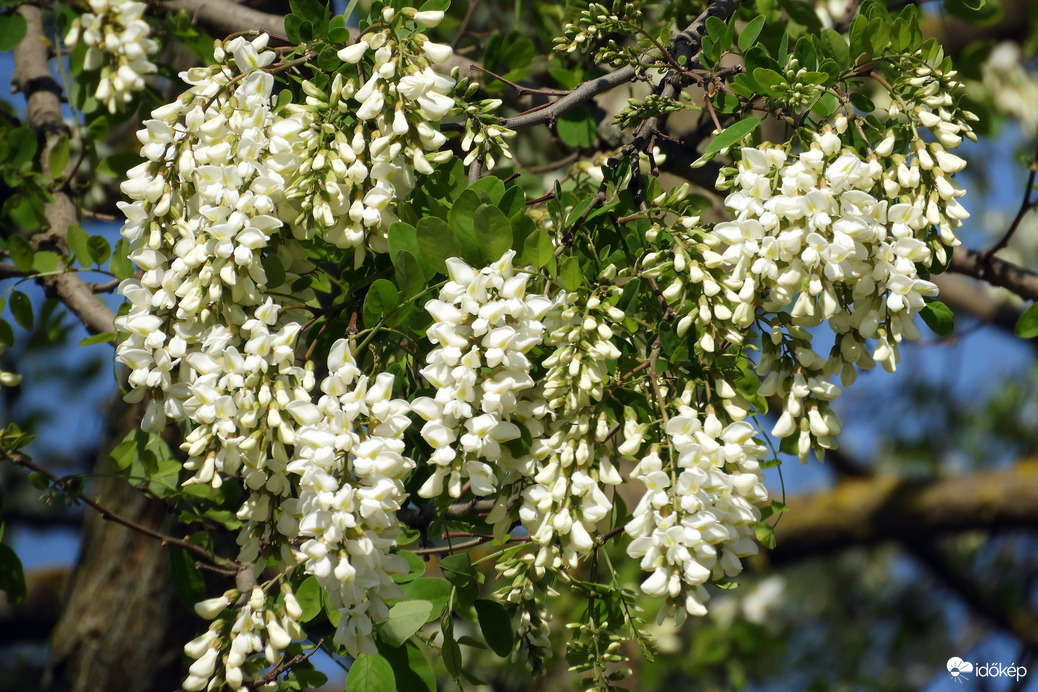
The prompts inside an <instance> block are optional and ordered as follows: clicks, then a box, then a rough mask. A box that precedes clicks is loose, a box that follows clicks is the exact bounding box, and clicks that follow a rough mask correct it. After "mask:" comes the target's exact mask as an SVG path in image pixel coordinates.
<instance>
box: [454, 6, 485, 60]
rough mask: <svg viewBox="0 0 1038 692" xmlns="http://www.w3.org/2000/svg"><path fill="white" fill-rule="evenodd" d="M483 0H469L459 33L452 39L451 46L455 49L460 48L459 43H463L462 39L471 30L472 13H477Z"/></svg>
mask: <svg viewBox="0 0 1038 692" xmlns="http://www.w3.org/2000/svg"><path fill="white" fill-rule="evenodd" d="M481 1H482V0H469V8H468V10H467V11H466V12H465V18H464V19H462V20H461V26H459V27H458V33H457V35H456V36H455V37H454V40H453V41H451V48H452V49H453V50H457V49H458V44H459V43H461V39H463V38H465V34H466V33H467V32H468V30H469V23H470V22H471V21H472V15H474V14H475V13H476V8H477V7H479V3H480V2H481Z"/></svg>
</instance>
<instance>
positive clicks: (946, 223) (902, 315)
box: [712, 121, 968, 458]
mask: <svg viewBox="0 0 1038 692" xmlns="http://www.w3.org/2000/svg"><path fill="white" fill-rule="evenodd" d="M942 122H944V121H942ZM894 143H895V137H894V135H893V134H891V135H889V136H888V137H887V138H886V139H885V140H884V141H883V142H882V143H881V144H880V145H879V146H878V147H877V153H878V154H880V155H881V156H885V157H887V159H886V160H887V162H888V165H887V166H886V167H884V166H883V165H882V164H881V163H880V160H879V159H878V158H876V157H875V156H873V157H870V158H869V159H868V160H863V159H862V158H861V157H860V156H859V155H858V154H857V153H855V152H854V151H853V150H849V149H846V148H844V147H843V146H842V142H841V140H840V136H839V134H838V133H837V132H835V131H833V130H829V129H827V130H826V131H825V132H823V133H822V134H818V135H816V136H815V140H814V143H813V144H812V146H811V147H810V148H809V149H807V150H805V151H803V152H802V153H801V154H800V155H799V156H798V157H797V159H796V160H795V161H793V162H788V161H787V156H788V154H787V151H786V150H785V149H784V148H780V147H774V146H769V145H767V144H765V145H763V146H761V147H760V148H745V149H743V150H742V156H741V159H740V161H739V163H738V169H737V171H735V172H734V175H733V176H731V177H730V178H728V177H726V176H724V175H722V177H721V179H719V181H718V187H719V189H727V188H731V189H732V190H733V191H732V192H731V194H729V195H728V197H727V198H726V200H725V205H726V207H727V208H728V209H729V210H730V211H731V213H732V215H733V219H732V221H730V222H725V223H720V224H717V225H716V226H715V227H714V229H713V230H712V234H713V235H714V236H715V237H716V238H719V239H720V240H722V241H723V242H724V243H725V244H726V246H727V248H726V249H725V250H724V251H723V253H722V254H721V259H722V260H723V263H724V266H725V269H726V272H727V278H726V279H725V280H724V286H725V287H726V288H727V289H728V290H729V291H731V292H735V293H737V294H738V296H739V297H740V298H741V299H742V300H743V301H744V302H748V303H750V304H753V305H759V306H760V307H761V308H762V309H763V310H764V311H765V312H768V313H779V312H780V311H782V310H783V309H784V308H785V307H787V306H788V307H790V308H791V309H790V311H789V318H791V321H790V319H787V318H786V316H784V315H779V314H776V315H775V316H774V317H773V318H766V319H765V322H766V323H767V324H768V327H769V329H770V331H771V334H770V339H769V338H765V339H764V350H763V352H762V355H761V359H760V362H759V368H758V370H759V372H760V373H761V374H762V375H768V374H769V373H771V375H770V376H769V377H768V378H767V379H766V380H765V383H764V385H763V386H762V391H761V393H762V394H764V395H770V394H777V395H779V396H782V397H784V398H785V400H786V408H785V411H784V414H783V416H782V417H781V418H780V420H779V422H778V424H777V425H776V426H775V429H774V430H773V433H774V434H775V435H777V436H779V437H787V436H789V435H792V434H793V433H795V432H796V431H797V430H798V428H799V431H800V433H801V443H804V442H807V441H809V440H811V439H814V440H816V441H817V442H818V444H819V446H821V447H823V448H826V447H831V446H833V444H834V443H833V441H832V435H834V434H835V433H836V432H838V431H839V427H840V426H839V421H838V420H837V419H836V417H835V415H834V414H832V412H831V411H830V410H829V408H828V403H827V402H829V401H831V400H832V399H834V398H835V397H836V396H837V394H838V390H837V389H836V387H835V386H834V385H832V384H830V383H829V382H828V378H829V377H830V376H831V375H833V374H836V373H840V374H841V375H842V376H843V380H844V382H845V384H849V383H850V382H852V381H853V379H854V377H855V370H854V366H855V365H856V366H858V367H863V368H871V367H873V366H874V365H875V362H877V361H878V362H880V363H881V364H882V365H883V366H884V368H886V369H888V370H891V371H893V369H894V368H895V366H896V364H897V361H898V358H899V354H898V344H899V343H900V342H901V340H902V339H903V338H904V337H908V338H916V337H917V336H918V335H919V332H918V329H917V328H916V326H915V323H914V321H913V319H914V317H915V315H916V314H917V313H918V312H919V310H920V309H921V308H922V307H923V306H924V304H925V300H924V299H925V297H926V296H932V295H935V294H936V287H935V286H934V285H933V284H932V283H931V282H929V281H927V280H925V279H923V278H921V277H920V276H919V273H918V266H920V265H922V266H929V264H930V263H931V261H932V259H933V256H934V253H933V252H932V251H931V248H932V247H933V248H937V249H938V250H940V251H941V252H944V251H945V248H946V247H949V246H952V245H955V244H957V242H958V241H957V240H956V238H955V235H954V232H953V231H954V229H955V228H957V227H958V226H959V225H960V224H961V222H962V219H964V218H966V217H967V216H968V214H967V212H966V211H965V210H964V209H963V207H962V205H961V204H959V202H958V198H959V197H960V196H961V195H962V194H963V190H962V188H961V187H960V186H959V185H958V184H957V183H955V182H954V180H952V179H951V174H952V173H954V172H956V171H958V170H960V169H961V168H962V167H963V165H965V162H964V161H962V159H960V158H958V157H957V156H954V155H953V154H950V153H948V152H947V151H945V150H944V148H943V147H942V146H941V145H940V144H938V143H933V144H932V145H930V147H927V146H926V145H925V144H923V143H919V144H918V145H917V148H916V151H915V156H914V157H912V159H911V160H910V161H908V160H907V159H906V157H905V156H904V155H901V154H892V150H893V147H894ZM935 226H936V227H937V229H938V233H937V234H933V232H932V231H931V229H932V228H933V227H935ZM934 235H936V237H934ZM732 315H733V317H732V319H733V320H734V322H735V324H736V325H737V326H739V327H748V326H750V325H751V324H752V323H753V322H754V320H756V319H758V315H757V313H756V312H755V311H752V310H746V311H741V312H740V311H738V310H736V311H734V312H733V313H732ZM714 317H715V318H716V317H718V315H717V314H716V311H715V313H714ZM823 320H827V321H828V323H829V325H830V326H831V327H832V329H833V330H834V331H835V332H836V334H837V338H836V345H835V346H834V348H833V349H832V351H831V353H830V356H829V358H828V359H826V358H823V357H821V356H819V355H818V354H816V353H815V352H814V351H813V350H812V349H811V343H810V342H811V337H810V334H809V333H808V332H806V331H805V330H804V329H803V327H810V326H815V325H817V324H820V323H821V322H822V321H823ZM868 339H875V340H876V346H875V348H874V349H872V350H871V352H870V350H869V349H868V348H867V346H866V340H868ZM809 448H810V445H808V446H804V445H803V444H802V445H801V447H800V453H801V457H802V458H803V457H806V455H807V452H808V450H809Z"/></svg>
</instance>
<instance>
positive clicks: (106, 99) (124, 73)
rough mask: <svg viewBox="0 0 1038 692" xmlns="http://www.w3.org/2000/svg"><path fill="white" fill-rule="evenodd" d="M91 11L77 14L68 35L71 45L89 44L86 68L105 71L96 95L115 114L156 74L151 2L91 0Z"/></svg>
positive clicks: (156, 48)
mask: <svg viewBox="0 0 1038 692" xmlns="http://www.w3.org/2000/svg"><path fill="white" fill-rule="evenodd" d="M89 5H90V10H91V11H90V12H86V13H84V14H83V15H81V16H79V17H76V18H75V19H74V20H73V21H72V27H71V28H70V29H69V32H68V35H67V36H66V37H65V43H67V44H68V45H69V47H71V48H75V47H76V45H77V44H78V43H79V42H80V41H82V42H83V43H84V44H86V46H87V51H86V56H85V57H84V59H83V68H84V69H86V70H97V69H100V70H101V81H100V82H99V83H98V85H97V91H96V92H95V94H94V95H95V96H96V97H97V100H98V101H101V102H102V103H104V104H105V106H107V107H108V111H109V112H111V113H115V112H117V111H119V110H120V109H122V108H123V107H124V106H125V105H126V104H128V103H130V102H131V101H132V100H133V96H134V94H135V93H136V92H138V91H140V90H141V89H143V88H144V77H145V75H149V74H154V73H155V71H156V67H155V65H154V64H153V63H152V62H151V61H150V60H148V56H149V55H151V54H152V53H154V52H155V51H156V50H158V43H156V42H155V40H153V39H152V38H150V37H149V34H150V33H151V27H149V26H148V23H147V22H146V21H144V19H143V17H144V11H145V10H146V9H147V7H148V6H147V5H146V4H145V3H143V2H134V0H89Z"/></svg>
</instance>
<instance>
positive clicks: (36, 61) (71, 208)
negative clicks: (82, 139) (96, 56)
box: [12, 5, 115, 334]
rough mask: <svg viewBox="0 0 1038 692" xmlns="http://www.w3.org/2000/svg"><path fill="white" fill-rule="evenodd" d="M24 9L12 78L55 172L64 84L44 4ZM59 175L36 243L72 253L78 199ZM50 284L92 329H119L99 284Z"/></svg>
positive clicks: (45, 164)
mask: <svg viewBox="0 0 1038 692" xmlns="http://www.w3.org/2000/svg"><path fill="white" fill-rule="evenodd" d="M18 13H19V14H21V15H22V17H23V18H24V19H25V23H26V33H25V38H23V39H22V41H21V42H20V43H19V44H18V45H17V46H16V47H15V49H14V64H15V70H14V75H13V79H12V83H13V84H14V85H15V86H16V87H17V88H18V90H19V91H20V92H21V93H22V94H24V96H25V101H26V113H27V115H28V120H29V127H31V128H32V129H33V131H34V132H35V133H36V134H37V136H38V137H39V138H40V139H41V141H42V143H43V147H42V149H41V152H40V155H39V164H40V170H42V171H43V172H44V175H47V176H49V175H50V170H51V169H50V157H51V152H52V151H53V150H54V147H55V146H56V145H57V144H58V142H59V141H60V140H61V139H62V137H67V136H68V134H69V131H68V126H66V125H65V122H64V119H63V118H62V115H61V87H60V86H59V85H58V83H57V81H56V80H55V79H54V77H53V76H52V75H51V73H50V71H49V70H48V68H47V60H48V58H49V55H48V46H49V45H50V44H49V42H48V41H47V39H46V34H45V33H44V30H43V19H42V12H41V10H40V8H39V7H33V6H31V5H21V6H19V7H18ZM65 179H66V176H64V175H59V176H58V179H57V180H51V181H50V192H51V197H52V199H51V201H50V202H48V203H47V204H46V205H45V206H44V209H43V213H44V217H45V218H46V220H47V230H46V232H41V233H37V234H35V235H34V236H32V238H31V239H30V244H31V245H32V246H33V248H34V249H44V248H47V249H51V248H53V249H56V250H57V251H58V252H61V253H63V254H65V255H68V246H67V244H66V242H65V234H66V233H67V231H68V227H69V226H70V225H72V224H73V223H75V222H76V202H75V200H74V198H73V197H72V194H71V193H70V192H69V190H68V187H67V185H66V184H65V183H64V182H63V180H65ZM38 281H39V282H40V284H42V286H43V288H44V290H45V291H46V292H47V293H48V294H49V295H53V296H55V297H57V298H58V299H59V300H60V301H61V302H62V303H64V304H65V306H66V307H67V308H68V309H69V310H70V311H71V312H72V313H73V314H74V315H75V316H76V317H78V318H79V319H80V321H82V322H83V325H84V326H86V328H87V331H89V332H91V333H92V334H97V333H100V332H110V331H113V329H114V327H113V320H114V319H115V313H113V312H112V310H111V309H110V308H109V307H108V306H107V305H105V304H104V303H103V302H101V301H100V300H98V299H97V297H96V296H95V295H94V292H93V290H92V289H91V288H90V287H89V286H87V284H86V283H84V282H83V280H82V279H81V278H79V276H78V275H77V274H75V273H68V274H57V275H53V276H46V277H41V278H40V279H38Z"/></svg>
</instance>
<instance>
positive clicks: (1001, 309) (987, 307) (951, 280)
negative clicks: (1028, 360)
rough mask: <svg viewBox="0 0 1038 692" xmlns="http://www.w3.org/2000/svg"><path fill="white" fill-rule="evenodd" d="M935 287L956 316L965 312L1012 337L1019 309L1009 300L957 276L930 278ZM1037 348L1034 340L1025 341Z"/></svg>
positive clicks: (1021, 312)
mask: <svg viewBox="0 0 1038 692" xmlns="http://www.w3.org/2000/svg"><path fill="white" fill-rule="evenodd" d="M930 280H931V281H933V282H934V283H935V284H936V285H937V290H938V291H939V292H940V293H939V297H940V301H941V302H942V303H944V304H945V305H947V306H948V307H950V308H951V309H952V310H953V311H954V312H956V313H966V314H969V315H971V316H973V317H975V318H976V319H978V320H980V321H981V322H982V323H984V324H990V325H992V326H994V327H997V328H998V329H1001V330H1003V331H1005V332H1008V333H1010V334H1014V335H1015V329H1016V323H1017V322H1018V321H1019V320H1020V316H1021V315H1022V314H1023V310H1022V309H1021V308H1020V307H1019V306H1017V305H1015V304H1013V303H1012V302H1011V301H1009V300H1003V299H999V298H998V297H996V296H994V295H992V293H991V292H990V291H987V290H985V288H984V286H983V285H982V284H980V283H978V282H977V281H975V280H973V279H970V278H968V277H965V276H961V275H959V274H951V273H946V274H940V275H938V276H934V277H931V278H930ZM1025 341H1027V342H1028V343H1030V344H1031V345H1032V346H1033V347H1035V348H1038V339H1025Z"/></svg>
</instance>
